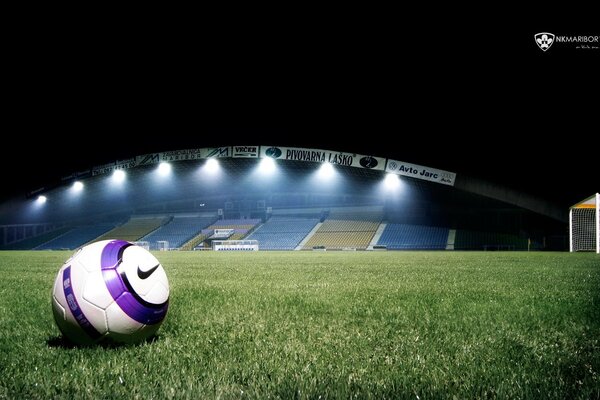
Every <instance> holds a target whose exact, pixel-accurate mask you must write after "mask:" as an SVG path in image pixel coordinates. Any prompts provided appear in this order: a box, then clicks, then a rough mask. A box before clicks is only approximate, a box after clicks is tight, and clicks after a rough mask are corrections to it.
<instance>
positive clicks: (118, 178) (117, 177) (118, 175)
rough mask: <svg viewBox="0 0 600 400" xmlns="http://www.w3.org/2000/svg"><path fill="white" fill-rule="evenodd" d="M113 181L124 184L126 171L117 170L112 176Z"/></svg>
mask: <svg viewBox="0 0 600 400" xmlns="http://www.w3.org/2000/svg"><path fill="white" fill-rule="evenodd" d="M112 179H113V181H114V182H116V183H121V182H123V181H124V180H125V171H123V170H121V169H117V170H115V172H113V174H112Z"/></svg>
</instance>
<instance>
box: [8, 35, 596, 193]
mask: <svg viewBox="0 0 600 400" xmlns="http://www.w3.org/2000/svg"><path fill="white" fill-rule="evenodd" d="M283 25H285V24H283ZM374 25H375V26H376V28H375V29H372V30H371V29H364V30H361V29H358V30H350V29H347V30H344V29H343V30H338V31H334V32H327V31H323V32H317V33H315V32H314V31H311V32H310V34H309V33H307V31H306V29H302V30H300V31H299V32H298V30H295V29H285V28H284V27H282V26H278V29H276V30H269V29H256V32H255V31H246V32H245V33H246V34H244V35H241V34H237V35H229V36H228V35H223V36H221V35H216V36H218V38H217V37H216V36H215V35H212V36H206V35H205V33H206V32H204V33H203V31H198V32H195V31H194V30H193V29H191V30H189V31H186V34H187V36H186V37H185V38H183V35H179V34H171V35H167V34H165V35H164V37H160V36H159V37H155V36H152V37H150V36H143V35H142V36H135V35H134V36H128V39H125V38H123V37H120V38H119V39H115V37H108V36H102V35H100V36H96V37H94V38H92V37H90V38H89V40H87V39H86V40H83V41H82V40H81V39H79V40H74V39H72V38H66V37H62V39H61V40H59V41H56V40H45V39H44V38H40V37H37V38H36V39H35V40H27V39H25V43H27V45H28V46H27V47H24V46H15V49H14V50H15V56H14V57H13V58H12V61H11V65H10V66H11V71H12V74H11V75H10V76H9V78H10V79H9V86H10V90H9V91H8V93H9V95H8V99H9V100H10V101H9V105H8V106H7V107H6V110H5V111H6V115H7V119H6V121H5V124H4V129H3V130H4V135H3V136H4V139H3V145H2V158H1V160H0V162H1V165H0V166H1V167H2V170H3V171H4V172H3V173H2V176H3V178H4V181H5V182H6V185H5V187H6V190H5V191H4V192H3V193H2V196H1V197H2V198H4V199H6V198H7V197H9V196H12V195H24V194H25V193H26V192H27V191H30V190H34V189H36V188H38V187H41V186H45V185H47V184H48V182H52V181H55V180H57V179H60V177H61V176H65V175H68V174H70V173H72V172H75V171H78V170H82V169H86V168H90V167H91V166H93V165H97V164H102V163H106V162H110V161H113V160H115V159H120V158H127V157H130V156H134V155H138V154H143V153H146V152H151V151H163V150H173V149H180V148H195V147H209V146H216V145H234V144H259V145H260V144H274V145H280V146H286V145H287V146H298V147H314V148H325V149H332V150H342V151H350V152H357V153H363V154H373V155H378V156H383V157H390V158H396V159H399V160H402V161H407V162H413V163H419V164H424V165H428V166H431V167H436V168H440V169H447V170H451V171H455V172H457V173H459V174H461V173H462V174H467V175H472V176H477V177H481V178H484V179H488V180H490V181H493V182H497V183H500V184H504V185H507V186H510V187H513V188H516V189H519V190H523V191H526V192H528V193H532V194H538V195H540V196H543V197H545V198H548V199H552V200H555V201H557V202H560V203H561V204H570V203H572V202H574V201H576V200H578V199H579V198H581V197H583V196H586V195H591V194H592V193H594V192H596V191H598V190H600V179H598V168H597V167H596V165H597V163H598V161H597V160H598V159H599V158H600V157H598V148H597V146H594V145H593V144H592V142H591V138H592V137H593V136H594V135H596V136H598V131H599V129H598V116H599V114H598V92H597V88H596V85H597V82H598V70H599V68H598V63H597V59H598V58H599V57H597V53H598V51H595V52H594V51H592V50H590V51H587V52H586V51H575V50H574V49H566V48H563V49H560V48H558V47H556V48H552V49H551V50H550V51H553V52H552V53H551V52H550V51H548V52H546V53H544V52H542V51H540V50H539V49H538V48H537V47H536V46H535V43H534V42H533V34H534V33H536V32H538V31H544V30H548V31H550V30H551V29H554V30H559V31H560V29H562V30H563V31H565V33H569V34H571V32H573V34H575V33H576V32H575V31H574V30H573V29H572V28H566V27H563V28H561V27H560V26H557V25H554V27H553V28H549V27H548V28H546V27H543V24H542V23H531V26H527V27H525V28H523V29H513V30H504V32H503V34H502V35H501V36H500V37H499V38H498V40H497V41H495V42H494V43H492V44H490V42H489V40H487V39H486V38H485V37H484V36H482V35H479V34H478V33H474V32H479V31H480V30H481V29H482V26H477V27H476V26H472V27H469V26H467V27H466V28H465V27H462V28H461V29H456V30H441V31H430V30H424V31H422V32H421V31H420V32H418V34H415V32H413V34H411V35H406V34H405V32H399V31H395V29H394V28H393V26H388V27H386V26H383V27H381V26H377V24H374ZM490 29H491V28H490ZM492 30H493V29H492ZM586 32H587V33H590V31H589V30H587V31H586ZM213 33H214V32H213ZM238 33H239V32H238ZM595 34H598V32H596V33H595ZM190 35H191V36H190ZM82 44H84V45H83V46H82ZM554 50H556V51H554ZM9 137H10V138H11V139H10V141H9V140H8V138H9Z"/></svg>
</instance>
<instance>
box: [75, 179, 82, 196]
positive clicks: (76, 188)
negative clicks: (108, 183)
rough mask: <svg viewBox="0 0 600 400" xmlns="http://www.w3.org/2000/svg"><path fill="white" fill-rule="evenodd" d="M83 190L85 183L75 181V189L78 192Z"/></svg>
mask: <svg viewBox="0 0 600 400" xmlns="http://www.w3.org/2000/svg"><path fill="white" fill-rule="evenodd" d="M82 190H83V183H82V182H80V181H75V182H73V191H74V192H76V193H78V192H81V191H82Z"/></svg>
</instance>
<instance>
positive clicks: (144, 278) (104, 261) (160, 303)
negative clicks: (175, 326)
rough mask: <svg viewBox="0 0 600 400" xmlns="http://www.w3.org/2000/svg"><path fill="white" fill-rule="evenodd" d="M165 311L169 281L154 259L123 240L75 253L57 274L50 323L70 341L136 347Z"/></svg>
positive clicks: (139, 248) (155, 329)
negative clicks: (133, 344)
mask: <svg viewBox="0 0 600 400" xmlns="http://www.w3.org/2000/svg"><path fill="white" fill-rule="evenodd" d="M168 307H169V281H168V280H167V274H166V273H165V270H164V269H163V267H162V266H161V265H160V263H159V262H158V260H157V259H156V258H155V257H154V256H153V255H152V254H150V252H148V251H146V250H145V249H143V248H142V247H139V246H136V245H134V244H132V243H129V242H126V241H123V240H102V241H99V242H96V243H92V244H90V245H87V246H84V247H82V248H81V249H79V250H78V251H77V252H76V253H75V254H74V255H73V256H72V257H71V258H69V259H68V260H67V262H65V264H64V265H63V266H62V267H61V268H60V270H59V271H58V275H57V276H56V280H55V282H54V289H53V291H52V311H53V313H54V320H55V321H56V325H58V328H59V329H60V331H61V332H62V334H63V335H64V336H66V337H67V338H68V339H70V340H71V341H72V342H74V343H77V344H81V345H90V344H93V343H98V342H105V341H106V342H114V343H136V342H140V341H142V340H144V339H147V338H149V337H150V336H152V335H153V334H155V333H156V331H157V330H158V328H159V327H160V325H161V323H162V322H163V320H164V318H165V316H166V315H167V309H168Z"/></svg>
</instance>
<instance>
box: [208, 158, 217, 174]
mask: <svg viewBox="0 0 600 400" xmlns="http://www.w3.org/2000/svg"><path fill="white" fill-rule="evenodd" d="M206 170H207V171H208V172H210V173H215V172H217V171H218V170H219V162H218V161H217V160H216V159H214V158H209V159H208V160H206Z"/></svg>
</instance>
